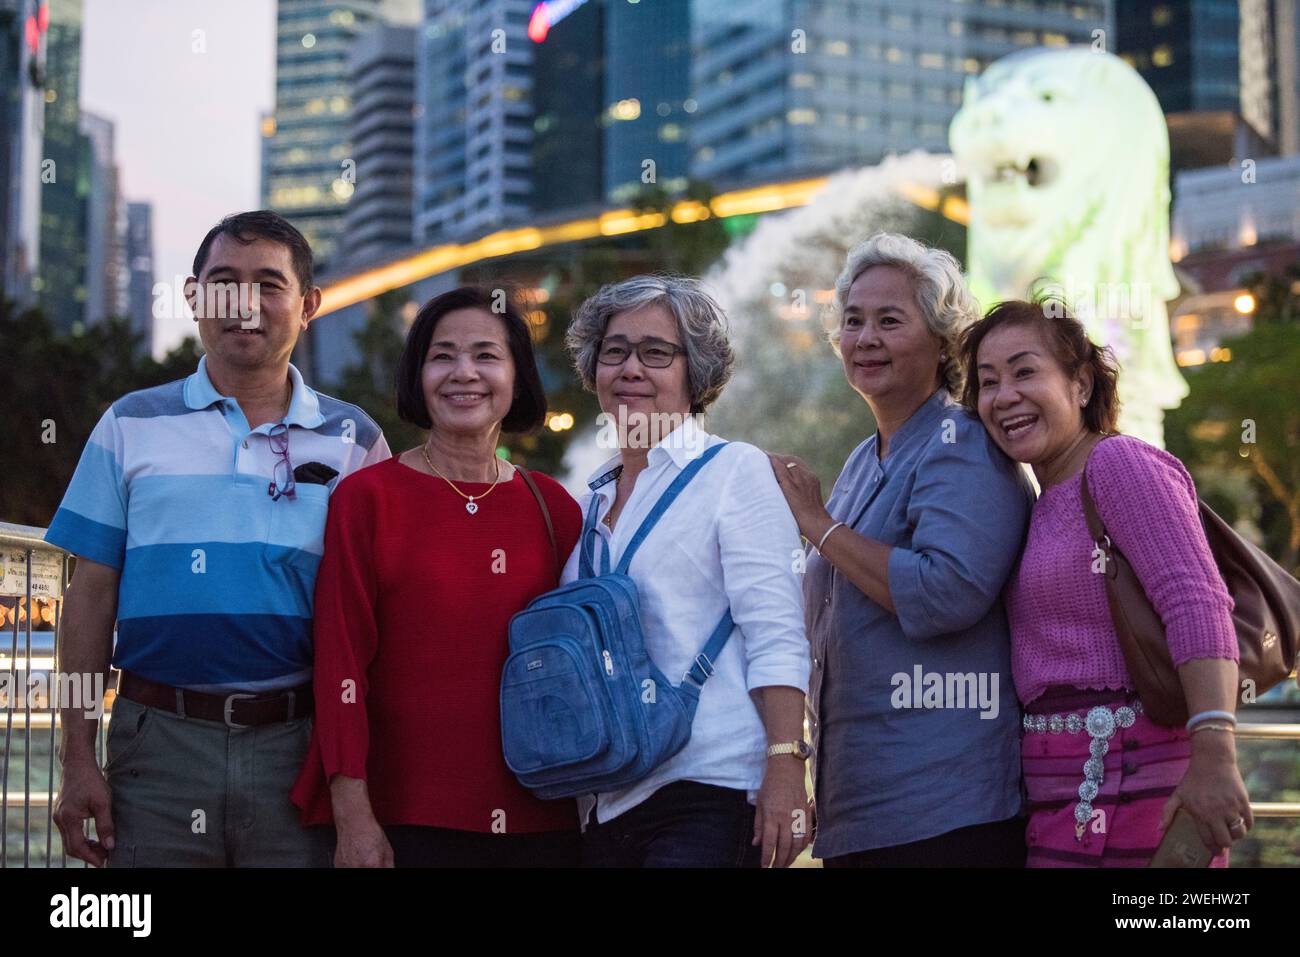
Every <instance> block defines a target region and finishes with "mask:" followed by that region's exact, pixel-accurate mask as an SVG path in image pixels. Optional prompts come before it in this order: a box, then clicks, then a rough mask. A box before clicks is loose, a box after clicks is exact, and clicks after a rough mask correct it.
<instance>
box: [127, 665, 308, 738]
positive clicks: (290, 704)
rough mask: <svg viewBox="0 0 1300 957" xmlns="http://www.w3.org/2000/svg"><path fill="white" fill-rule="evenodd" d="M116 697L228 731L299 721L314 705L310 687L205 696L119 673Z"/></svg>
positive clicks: (132, 673)
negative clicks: (214, 722)
mask: <svg viewBox="0 0 1300 957" xmlns="http://www.w3.org/2000/svg"><path fill="white" fill-rule="evenodd" d="M117 693H118V694H120V695H122V697H124V698H130V699H131V700H132V701H134V702H135V703H136V704H142V705H146V706H147V707H150V708H160V709H162V710H163V711H170V712H171V713H172V714H178V715H180V716H181V717H182V718H200V719H202V720H204V721H218V722H220V723H222V724H224V725H226V726H227V727H229V728H251V727H256V726H258V725H262V724H274V723H275V722H277V721H283V722H289V721H299V720H301V719H303V718H306V717H309V716H310V715H311V713H312V711H313V710H314V705H315V699H314V698H313V697H312V693H311V685H310V684H302V685H299V686H298V687H296V688H289V689H286V690H284V691H265V692H261V693H260V694H253V693H244V692H236V693H234V694H225V695H223V694H207V693H205V692H202V691H189V690H186V689H184V688H173V687H172V686H171V685H165V684H160V683H159V682H157V681H150V680H149V679H148V678H142V677H141V676H140V675H137V674H135V673H134V672H130V671H123V672H122V673H121V674H120V675H119V676H118V679H117Z"/></svg>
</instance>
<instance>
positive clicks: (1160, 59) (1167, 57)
mask: <svg viewBox="0 0 1300 957" xmlns="http://www.w3.org/2000/svg"><path fill="white" fill-rule="evenodd" d="M1173 62H1174V51H1173V50H1172V49H1171V48H1170V46H1169V44H1167V43H1162V44H1160V46H1158V47H1156V48H1155V49H1154V50H1152V51H1151V63H1152V64H1153V65H1155V66H1169V64H1171V63H1173Z"/></svg>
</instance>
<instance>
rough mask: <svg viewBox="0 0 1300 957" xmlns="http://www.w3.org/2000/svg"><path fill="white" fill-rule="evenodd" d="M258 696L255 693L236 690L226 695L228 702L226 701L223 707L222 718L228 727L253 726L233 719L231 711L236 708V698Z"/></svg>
mask: <svg viewBox="0 0 1300 957" xmlns="http://www.w3.org/2000/svg"><path fill="white" fill-rule="evenodd" d="M256 697H257V695H255V694H244V693H241V692H235V693H234V694H228V695H226V703H225V705H224V707H223V708H222V709H221V717H222V720H224V721H225V722H226V727H227V728H248V727H251V725H247V724H240V723H239V722H237V721H233V720H231V717H230V713H231V711H233V710H234V707H235V699H236V698H256Z"/></svg>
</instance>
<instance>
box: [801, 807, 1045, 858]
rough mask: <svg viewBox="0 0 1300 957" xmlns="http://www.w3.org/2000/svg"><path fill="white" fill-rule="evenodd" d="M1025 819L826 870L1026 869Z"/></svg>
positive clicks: (879, 852) (878, 852)
mask: <svg viewBox="0 0 1300 957" xmlns="http://www.w3.org/2000/svg"><path fill="white" fill-rule="evenodd" d="M1025 823H1026V822H1025V819H1024V818H1023V817H1010V818H1007V819H1006V820H1005V821H994V822H993V823H991V824H972V825H971V826H970V827H959V828H958V829H957V830H955V831H949V832H947V833H946V834H939V835H937V836H935V837H928V838H926V839H925V840H923V841H913V842H912V843H910V844H895V845H894V846H892V847H877V848H873V849H872V850H869V851H857V852H855V853H852V854H842V855H840V856H839V857H828V858H825V859H824V860H823V861H822V866H823V867H1024V866H1025V855H1026V853H1027V852H1026V847H1025Z"/></svg>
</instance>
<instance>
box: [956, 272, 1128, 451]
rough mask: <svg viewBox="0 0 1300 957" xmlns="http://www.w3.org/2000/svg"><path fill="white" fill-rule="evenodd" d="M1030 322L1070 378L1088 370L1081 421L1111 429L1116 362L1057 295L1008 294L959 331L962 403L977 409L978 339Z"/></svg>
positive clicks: (1116, 407) (1090, 426) (1114, 414)
mask: <svg viewBox="0 0 1300 957" xmlns="http://www.w3.org/2000/svg"><path fill="white" fill-rule="evenodd" d="M1013 325H1014V326H1030V327H1032V328H1034V329H1037V330H1038V331H1039V332H1041V333H1042V335H1043V341H1044V342H1046V343H1047V346H1048V348H1049V349H1050V350H1051V352H1052V356H1053V357H1054V358H1055V359H1056V361H1057V363H1058V364H1059V365H1060V367H1061V368H1062V369H1063V370H1064V371H1065V374H1066V375H1067V376H1069V377H1070V378H1071V379H1074V378H1076V377H1078V375H1079V374H1080V373H1081V372H1082V371H1083V370H1084V369H1090V370H1091V371H1092V394H1091V395H1090V396H1089V397H1088V404H1087V405H1085V406H1084V407H1083V422H1084V425H1085V426H1087V427H1088V429H1089V430H1090V431H1092V432H1114V431H1115V423H1116V420H1117V419H1118V418H1119V392H1118V377H1119V366H1118V364H1117V363H1116V361H1115V354H1114V353H1113V352H1112V351H1111V349H1110V347H1109V346H1098V345H1097V344H1096V343H1094V342H1093V341H1092V340H1091V339H1089V338H1088V333H1087V330H1085V329H1084V328H1083V323H1081V322H1080V321H1079V320H1078V319H1075V318H1074V317H1073V316H1072V315H1070V313H1069V310H1068V309H1067V308H1066V306H1065V303H1064V302H1062V301H1061V300H1059V299H1053V298H1050V297H1049V298H1043V299H1037V300H1035V301H1033V302H1026V301H1024V300H1022V299H1011V300H1008V301H1007V302H1000V303H998V304H997V305H996V306H994V307H993V308H992V309H990V310H989V311H988V312H987V313H986V314H985V316H984V318H983V319H981V320H979V321H978V322H976V323H973V324H972V325H970V326H967V327H966V329H965V330H964V331H963V332H962V335H961V340H960V342H959V343H958V347H957V349H958V355H959V356H960V358H961V365H962V369H963V371H964V372H965V374H966V383H965V385H964V386H963V388H962V393H961V403H962V405H964V406H965V407H966V408H967V409H968V410H970V411H971V412H972V413H974V414H975V415H979V400H980V380H979V372H978V370H977V369H976V364H977V363H978V361H979V351H980V343H981V342H983V341H984V337H985V336H987V335H988V334H989V333H990V332H992V331H993V330H994V329H998V328H1000V327H1002V326H1013Z"/></svg>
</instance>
